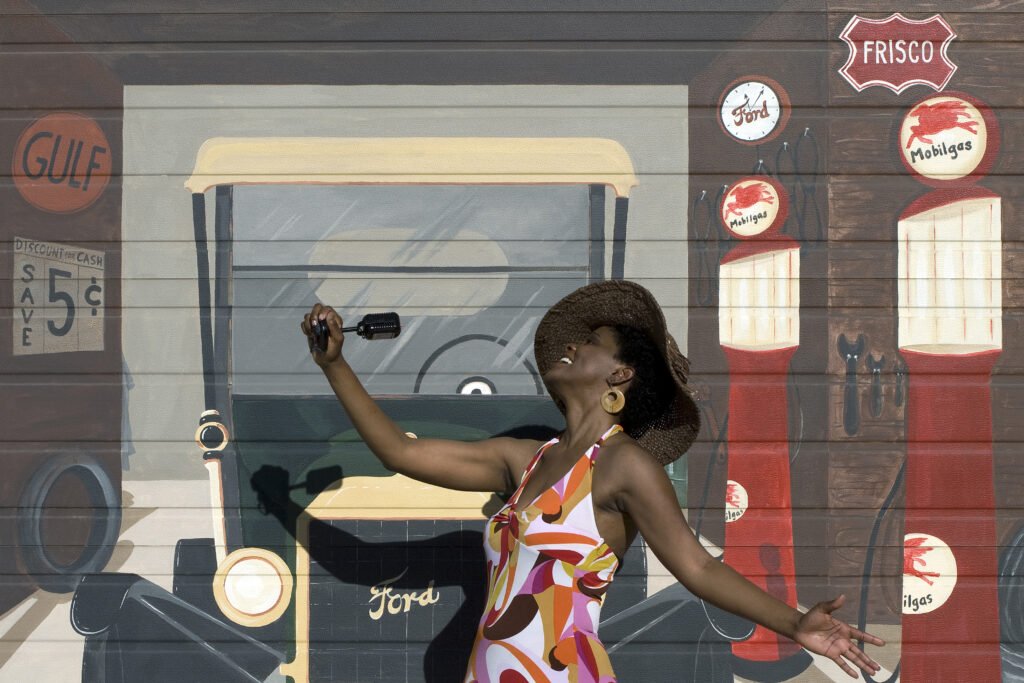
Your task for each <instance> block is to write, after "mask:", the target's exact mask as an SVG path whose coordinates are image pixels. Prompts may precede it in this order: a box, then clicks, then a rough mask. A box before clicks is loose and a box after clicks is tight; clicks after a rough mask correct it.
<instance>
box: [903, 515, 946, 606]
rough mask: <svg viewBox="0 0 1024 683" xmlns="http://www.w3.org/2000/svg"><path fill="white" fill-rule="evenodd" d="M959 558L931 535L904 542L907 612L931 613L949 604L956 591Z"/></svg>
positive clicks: (907, 539)
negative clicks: (947, 602)
mask: <svg viewBox="0 0 1024 683" xmlns="http://www.w3.org/2000/svg"><path fill="white" fill-rule="evenodd" d="M956 581H957V573H956V557H955V556H954V555H953V551H952V549H950V547H949V546H948V545H946V544H945V543H944V542H943V541H942V540H940V539H938V538H936V537H935V536H929V535H928V534H907V535H906V536H905V537H904V539H903V613H904V614H927V613H928V612H933V611H935V610H937V609H938V608H940V607H942V605H943V604H945V602H946V600H948V599H949V596H950V595H952V594H953V589H954V588H956Z"/></svg>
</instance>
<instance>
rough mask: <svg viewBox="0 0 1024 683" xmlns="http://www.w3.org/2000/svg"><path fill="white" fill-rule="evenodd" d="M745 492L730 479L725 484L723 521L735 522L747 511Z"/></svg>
mask: <svg viewBox="0 0 1024 683" xmlns="http://www.w3.org/2000/svg"><path fill="white" fill-rule="evenodd" d="M748 500H749V499H748V497H747V490H746V489H745V488H743V486H742V485H740V484H739V483H738V482H735V481H732V480H731V479H730V480H729V481H727V482H726V483H725V521H726V522H735V521H736V520H737V519H739V518H740V517H742V516H743V513H744V512H746V511H747V505H748Z"/></svg>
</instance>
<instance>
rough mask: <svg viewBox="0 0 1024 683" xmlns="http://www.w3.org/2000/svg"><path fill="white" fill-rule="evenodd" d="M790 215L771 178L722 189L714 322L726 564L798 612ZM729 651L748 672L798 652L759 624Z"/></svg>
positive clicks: (796, 336)
mask: <svg viewBox="0 0 1024 683" xmlns="http://www.w3.org/2000/svg"><path fill="white" fill-rule="evenodd" d="M787 209H788V200H787V197H786V193H785V190H784V189H783V188H782V186H781V185H780V184H778V183H777V182H775V181H774V180H772V179H770V178H767V177H762V176H750V177H747V178H744V179H742V180H739V181H737V182H736V183H734V184H733V185H732V186H731V187H730V188H729V189H728V190H727V191H726V193H725V196H724V198H723V200H722V206H721V207H720V212H719V216H720V217H721V220H722V222H723V224H724V225H725V227H726V229H727V230H729V232H730V233H732V234H733V235H734V236H735V237H738V238H740V239H742V240H744V241H743V242H742V243H740V244H739V245H738V246H736V247H735V248H734V249H732V251H730V252H729V253H728V254H726V256H725V257H724V258H723V259H722V263H721V266H720V268H719V278H720V285H719V292H720V294H719V309H718V310H719V313H718V315H719V318H718V323H719V341H720V343H721V345H722V349H723V351H725V355H726V358H727V359H728V361H729V428H728V448H729V464H728V482H727V501H726V525H725V560H726V561H727V562H728V563H729V564H730V565H732V566H733V567H735V568H736V569H737V570H738V571H740V572H742V573H743V574H744V575H745V576H747V577H748V578H749V579H750V580H751V581H753V582H754V583H755V584H757V585H758V586H760V587H761V588H763V589H764V590H765V591H767V592H768V593H770V594H772V595H774V596H775V597H777V598H779V599H780V600H782V601H783V602H786V603H788V604H790V605H792V606H794V607H796V605H797V596H796V580H795V567H794V559H793V522H792V514H791V495H790V479H789V476H790V473H789V433H788V430H789V427H788V420H787V406H786V376H787V374H788V372H789V363H790V359H791V358H792V357H793V353H794V352H795V351H796V349H797V347H798V346H799V344H800V247H799V245H798V244H797V243H796V242H795V241H793V240H792V239H790V238H788V237H785V236H781V235H779V234H778V231H779V229H780V228H781V226H782V224H783V223H784V222H785V220H786V213H787ZM732 648H733V654H734V655H735V657H736V658H737V659H738V660H745V661H747V662H751V663H752V664H751V665H750V666H754V667H763V666H764V664H765V663H769V662H781V661H782V660H787V659H789V658H790V657H793V656H794V655H797V654H798V653H799V651H800V648H799V646H798V645H796V643H793V642H792V641H790V640H788V639H785V638H781V637H780V636H778V635H777V634H775V633H773V632H772V631H769V630H768V629H765V628H763V627H761V626H758V627H757V629H756V630H755V631H754V633H753V635H752V636H751V637H750V638H749V639H747V640H745V641H743V642H734V643H733V645H732ZM736 664H737V666H736V670H737V673H740V674H741V675H742V669H743V667H744V664H743V663H742V661H740V662H736Z"/></svg>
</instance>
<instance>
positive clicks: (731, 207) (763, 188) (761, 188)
mask: <svg viewBox="0 0 1024 683" xmlns="http://www.w3.org/2000/svg"><path fill="white" fill-rule="evenodd" d="M731 197H732V201H730V202H729V203H727V204H726V205H725V215H726V217H727V218H728V217H729V216H731V215H733V214H736V215H737V216H740V215H742V214H741V213H740V210H741V209H749V208H750V207H752V206H754V205H755V204H758V203H760V202H767V203H768V204H774V203H775V195H774V194H773V193H772V192H771V190H770V189H769V187H768V185H766V184H764V183H751V184H750V185H746V186H744V187H741V188H738V189H737V190H736V191H735V192H733V193H732V195H731Z"/></svg>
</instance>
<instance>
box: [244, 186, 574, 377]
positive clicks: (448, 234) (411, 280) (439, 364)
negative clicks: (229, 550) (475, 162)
mask: <svg viewBox="0 0 1024 683" xmlns="http://www.w3.org/2000/svg"><path fill="white" fill-rule="evenodd" d="M232 226H233V245H232V256H233V263H232V280H233V282H232V290H233V291H232V298H233V306H232V311H231V320H232V341H231V356H232V363H231V368H232V384H233V391H234V393H235V394H236V395H237V394H245V395H275V394H291V395H317V394H326V393H329V392H330V388H329V386H328V385H327V383H326V382H324V381H323V378H322V376H321V375H320V373H319V370H318V369H317V368H316V366H315V365H314V364H313V363H312V362H311V361H310V360H309V358H308V352H307V351H306V347H305V343H304V340H303V339H302V338H301V336H300V333H299V331H298V323H299V321H301V319H302V316H303V314H304V313H306V312H308V311H309V310H310V308H312V306H313V304H314V303H316V302H317V301H320V302H322V303H325V304H329V305H331V306H334V307H335V308H336V309H337V310H338V311H339V313H341V314H342V315H343V316H344V317H345V320H346V324H347V325H354V324H355V323H356V322H358V320H359V318H361V317H362V316H363V315H365V314H366V313H373V312H382V311H396V312H398V313H399V315H400V316H401V318H402V322H403V329H402V333H401V335H400V336H399V337H398V338H397V339H394V340H388V341H372V342H368V341H365V340H363V339H360V338H359V337H357V336H356V335H355V334H350V335H348V337H347V338H346V342H345V354H346V358H347V359H348V360H349V362H350V363H351V364H352V366H353V368H354V369H355V370H356V372H357V374H358V375H359V376H360V378H361V379H362V380H363V382H364V383H365V385H366V387H367V389H368V390H369V391H370V393H372V394H378V395H411V394H441V395H453V394H460V393H462V394H477V395H481V394H502V395H513V396H514V395H519V396H524V395H534V396H536V395H539V394H543V385H542V384H541V382H540V379H539V377H538V376H537V374H536V370H535V369H534V367H533V333H534V330H535V329H536V326H537V323H538V322H539V320H540V317H541V316H542V315H543V314H544V312H545V311H546V310H547V308H548V307H549V306H550V305H551V304H553V303H554V302H556V301H557V300H558V299H560V298H561V297H562V296H564V295H565V294H567V293H569V292H571V291H572V290H574V289H576V288H577V287H579V286H581V285H584V284H586V283H587V282H588V279H589V277H590V265H589V262H590V230H591V226H590V196H589V188H588V186H587V185H564V186H563V185H523V186H487V185H397V186H396V185H389V186H381V185H342V186H333V185H326V186H318V185H253V186H246V185H238V186H235V187H234V188H233V189H232Z"/></svg>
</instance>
